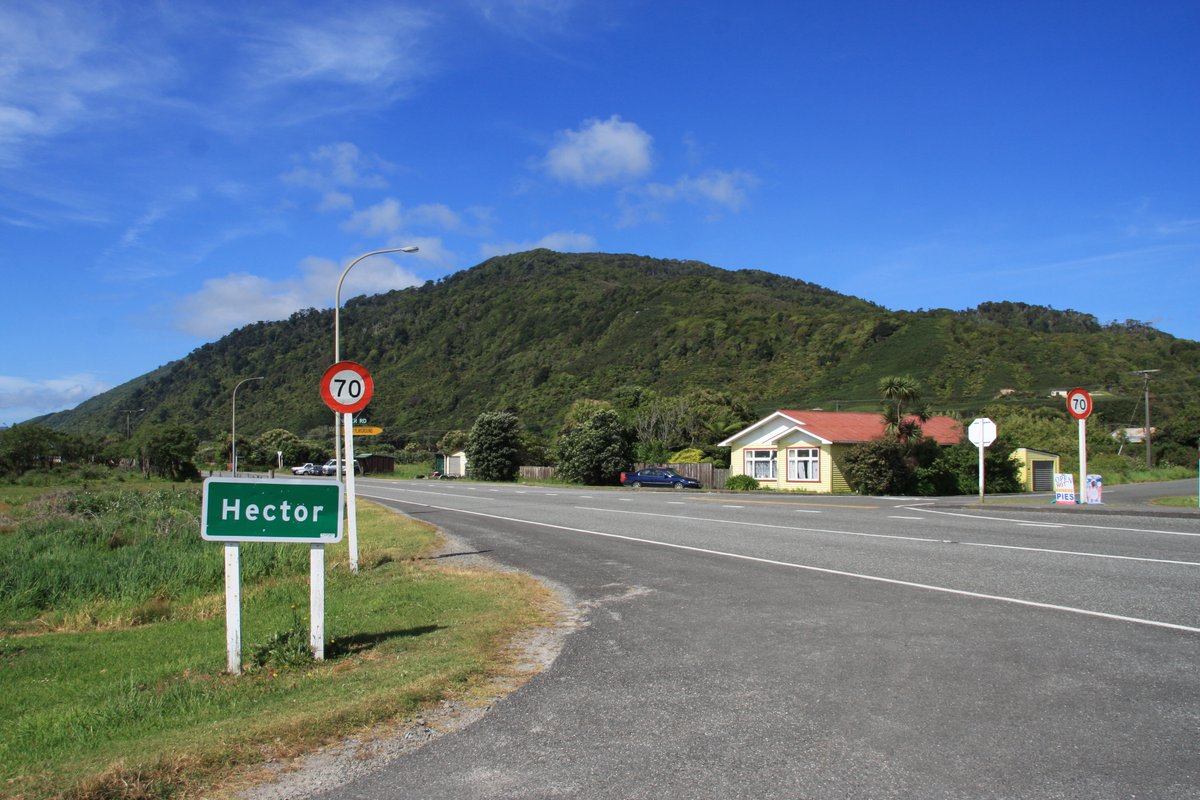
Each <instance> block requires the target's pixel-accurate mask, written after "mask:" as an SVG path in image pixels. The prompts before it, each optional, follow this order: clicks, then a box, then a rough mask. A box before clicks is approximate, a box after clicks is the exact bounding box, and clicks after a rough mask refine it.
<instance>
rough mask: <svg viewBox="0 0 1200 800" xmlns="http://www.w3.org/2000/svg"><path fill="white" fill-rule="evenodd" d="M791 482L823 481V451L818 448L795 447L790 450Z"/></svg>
mask: <svg viewBox="0 0 1200 800" xmlns="http://www.w3.org/2000/svg"><path fill="white" fill-rule="evenodd" d="M787 479H788V480H789V481H819V480H821V451H820V450H819V449H817V448H816V447H793V448H791V449H790V450H788V476H787Z"/></svg>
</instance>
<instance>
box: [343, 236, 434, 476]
mask: <svg viewBox="0 0 1200 800" xmlns="http://www.w3.org/2000/svg"><path fill="white" fill-rule="evenodd" d="M419 249H420V247H418V246H416V245H407V246H404V247H389V248H388V249H373V251H371V252H370V253H364V254H362V255H359V257H358V258H356V259H354V260H353V261H350V263H349V264H347V265H346V269H344V270H342V276H341V277H340V278H337V290H336V291H335V293H334V363H337V362H338V361H341V360H342V337H341V309H342V283H343V282H344V281H346V276H347V275H348V273H349V271H350V270H353V269H354V266H355V265H356V264H358V263H359V261H361V260H364V259H367V258H371V257H372V255H383V254H384V253H415V252H418V251H419ZM340 417H341V415H340V414H338V413H337V411H334V450H335V457H336V458H337V480H342V440H341V439H338V438H337V429H338V422H341V419H340ZM350 469H353V467H352V468H350Z"/></svg>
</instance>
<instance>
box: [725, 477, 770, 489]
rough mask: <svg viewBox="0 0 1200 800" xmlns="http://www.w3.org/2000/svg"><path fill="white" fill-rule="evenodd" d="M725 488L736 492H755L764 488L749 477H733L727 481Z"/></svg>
mask: <svg viewBox="0 0 1200 800" xmlns="http://www.w3.org/2000/svg"><path fill="white" fill-rule="evenodd" d="M725 488H726V489H729V490H731V491H735V492H753V491H754V490H756V489H761V488H762V486H761V485H760V484H759V482H758V481H756V480H754V478H751V477H750V476H749V475H733V476H731V477H730V478H729V480H727V481H725Z"/></svg>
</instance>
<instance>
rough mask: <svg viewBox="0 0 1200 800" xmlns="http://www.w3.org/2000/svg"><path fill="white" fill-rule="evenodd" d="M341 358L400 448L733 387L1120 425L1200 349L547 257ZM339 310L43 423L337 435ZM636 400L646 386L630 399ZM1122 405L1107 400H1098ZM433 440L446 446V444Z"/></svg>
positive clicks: (410, 300) (663, 265) (628, 261)
mask: <svg viewBox="0 0 1200 800" xmlns="http://www.w3.org/2000/svg"><path fill="white" fill-rule="evenodd" d="M341 317H342V357H343V358H345V359H350V360H355V361H358V362H360V363H362V364H363V365H365V366H366V367H367V368H368V369H369V370H370V371H371V373H372V375H373V376H374V378H375V400H373V401H372V403H371V405H370V407H369V408H368V409H367V410H366V411H365V412H364V414H363V416H366V417H368V418H369V419H370V422H371V423H372V424H377V425H379V426H381V427H383V428H384V429H385V431H386V433H385V438H386V439H389V440H391V441H392V442H394V443H397V444H401V443H403V442H404V441H405V440H407V439H408V438H410V437H415V436H421V435H425V436H427V435H428V434H429V433H430V432H438V431H445V430H447V429H454V428H469V427H470V425H471V423H472V421H473V420H474V418H475V417H476V416H477V415H478V414H479V413H480V412H482V411H486V410H492V409H510V410H513V411H515V412H516V413H517V414H518V415H519V416H520V418H521V420H522V422H523V424H524V425H525V427H526V428H527V429H529V430H531V431H533V432H534V433H540V434H542V435H544V436H546V437H547V438H548V437H550V436H552V434H553V432H554V431H556V430H557V427H558V425H559V424H560V422H561V419H562V416H563V414H564V413H565V412H566V410H567V409H568V407H569V406H570V404H571V403H572V402H574V401H575V400H578V399H581V398H590V399H600V400H605V399H612V398H613V397H614V396H615V395H617V394H619V393H626V394H627V393H629V392H631V391H633V392H636V391H640V390H652V391H654V392H657V393H659V394H660V395H663V394H666V395H669V394H682V393H684V392H688V391H691V390H697V389H706V390H710V391H722V392H728V393H730V394H732V395H733V396H734V397H736V398H739V399H741V400H743V401H744V402H745V403H747V404H748V405H749V406H750V407H751V408H752V409H754V410H755V411H765V410H769V409H774V408H779V407H788V408H817V407H820V408H830V409H832V408H843V409H845V408H874V407H876V405H877V403H876V400H877V386H878V382H879V380H880V378H882V377H884V376H886V375H901V374H903V375H911V376H912V377H914V378H916V379H917V380H918V381H919V382H920V384H921V386H922V388H923V396H924V399H925V400H926V401H927V402H929V403H931V404H932V405H933V406H934V407H935V408H936V409H938V410H951V411H954V410H957V411H962V412H964V413H970V412H971V410H972V409H978V408H981V407H982V406H983V405H984V404H986V403H989V402H992V401H993V400H994V399H995V398H996V397H997V396H998V395H999V394H1000V392H1001V390H1010V391H1006V392H1005V395H1006V396H1007V397H1008V398H1009V399H1008V402H1014V403H1041V402H1058V401H1049V400H1047V399H1046V398H1047V396H1048V395H1049V393H1050V391H1051V390H1053V389H1063V388H1070V387H1072V386H1082V387H1086V388H1088V389H1090V390H1092V391H1093V392H1095V393H1098V394H1100V395H1101V398H1102V399H1101V400H1100V402H1098V407H1099V408H1100V409H1101V411H1104V410H1105V408H1106V406H1107V409H1108V410H1109V422H1110V423H1112V424H1115V423H1117V422H1121V423H1123V424H1130V422H1132V423H1133V424H1140V420H1138V419H1133V420H1130V419H1127V417H1132V416H1133V413H1134V412H1135V410H1136V409H1135V407H1134V404H1135V403H1136V402H1137V399H1138V398H1139V397H1140V393H1141V390H1142V379H1141V378H1140V377H1139V376H1137V375H1134V374H1132V373H1133V371H1134V370H1138V369H1155V368H1161V369H1162V372H1161V373H1159V374H1158V375H1157V376H1156V379H1155V384H1154V390H1155V393H1156V396H1158V397H1160V398H1161V400H1160V401H1159V402H1160V403H1161V406H1156V409H1158V408H1161V413H1163V414H1169V413H1170V412H1171V411H1172V410H1173V409H1177V408H1182V407H1183V406H1185V405H1186V404H1188V403H1190V402H1192V401H1191V395H1192V394H1193V393H1194V392H1195V390H1196V388H1197V386H1198V383H1197V378H1198V377H1200V343H1196V342H1193V341H1188V340H1181V339H1176V338H1175V337H1172V336H1170V335H1168V334H1165V333H1162V332H1160V331H1157V330H1155V329H1153V328H1151V327H1149V326H1146V325H1143V324H1140V323H1136V322H1129V323H1123V324H1109V325H1101V324H1100V323H1099V322H1098V321H1097V320H1096V319H1094V318H1093V317H1091V316H1088V315H1086V314H1080V313H1077V312H1073V311H1059V310H1054V309H1049V308H1044V307H1037V306H1029V305H1025V304H1020V303H1005V302H998V303H987V304H984V305H981V306H980V307H979V308H976V309H971V310H967V311H949V310H932V311H921V312H902V311H890V310H888V309H886V308H883V307H881V306H878V305H875V304H873V303H869V302H866V301H863V300H860V299H857V298H853V297H849V296H846V295H841V294H838V293H836V292H832V291H830V290H827V289H824V288H822V287H819V286H816V285H814V284H811V283H807V282H805V281H801V280H795V279H792V278H785V277H781V276H778V275H773V274H769V273H765V272H759V271H752V270H739V271H728V270H723V269H718V268H715V267H711V266H708V265H705V264H701V263H697V262H682V261H672V260H663V259H654V258H646V257H640V256H632V255H609V254H562V253H555V252H551V251H547V250H535V251H531V252H526V253H517V254H513V255H508V256H502V257H497V258H493V259H490V260H488V261H486V262H484V263H482V264H480V265H478V266H476V267H474V268H472V269H468V270H464V271H462V272H459V273H456V274H454V275H452V276H450V277H448V278H446V279H444V280H441V281H437V282H428V283H426V284H425V285H424V286H421V287H416V288H412V289H406V290H403V291H396V292H390V293H387V294H383V295H376V296H372V297H365V298H358V299H355V300H352V301H350V302H348V303H347V304H346V306H345V308H344V309H343V311H342V315H341ZM332 338H333V337H332V312H331V311H317V310H313V309H310V310H308V311H303V312H298V313H296V314H294V315H292V317H291V318H290V319H288V320H284V321H279V322H260V323H256V324H253V325H248V326H246V327H244V328H241V329H239V330H236V331H234V332H232V333H230V334H229V335H227V336H225V337H223V338H222V339H220V340H219V341H217V342H214V343H212V344H209V345H205V346H204V347H201V348H199V349H197V350H196V351H194V352H192V353H191V354H189V355H187V356H186V357H184V358H181V359H180V360H178V361H176V362H173V363H171V364H167V365H165V366H163V367H161V368H159V369H157V370H155V371H154V372H152V373H149V374H147V375H145V376H142V377H140V378H137V379H136V380H133V381H130V382H129V383H127V384H125V385H123V386H120V387H117V388H116V389H113V390H112V391H110V392H107V393H105V394H103V395H100V396H98V397H95V398H93V399H91V400H89V401H87V402H86V403H84V404H82V405H81V406H79V407H78V408H76V409H74V410H72V411H65V412H61V413H58V414H53V415H49V416H48V417H45V418H43V419H42V420H41V421H42V422H44V423H46V424H48V425H50V426H53V427H56V428H60V429H63V430H69V431H75V432H90V433H100V432H112V431H115V430H123V427H124V424H125V420H126V415H125V414H124V411H125V410H128V409H141V408H144V409H146V410H145V412H144V413H140V414H137V415H136V416H135V417H134V418H133V424H134V426H141V425H148V424H158V423H164V422H168V421H170V422H177V423H183V424H187V425H191V426H194V427H195V429H196V430H197V432H198V434H199V435H200V437H201V438H212V437H216V436H219V435H220V434H221V432H222V431H227V430H228V426H229V418H230V399H231V398H230V394H231V390H232V388H233V386H234V385H235V384H236V383H237V381H238V380H240V379H242V378H245V377H250V376H257V375H261V376H264V378H265V380H263V381H261V382H255V383H253V384H248V385H246V386H244V387H243V388H242V390H241V391H240V392H239V395H238V428H239V432H241V431H243V430H244V431H246V433H247V434H253V433H258V432H261V431H263V430H267V429H271V428H286V429H288V430H291V431H294V432H296V433H298V434H302V435H303V434H304V433H305V432H307V431H311V430H314V429H317V428H320V427H321V426H326V425H329V424H330V422H331V416H332V415H331V414H330V412H329V411H328V410H327V409H326V407H325V406H324V404H323V403H322V402H321V399H320V397H319V394H318V383H319V380H320V377H321V375H322V373H323V372H324V370H325V369H326V367H328V366H329V364H330V363H331V361H332V360H333V353H332V350H333V345H332ZM634 387H640V388H634ZM1106 392H1108V393H1111V395H1112V396H1111V397H1110V396H1108V395H1107V394H1103V393H1106ZM434 438H435V439H436V437H434Z"/></svg>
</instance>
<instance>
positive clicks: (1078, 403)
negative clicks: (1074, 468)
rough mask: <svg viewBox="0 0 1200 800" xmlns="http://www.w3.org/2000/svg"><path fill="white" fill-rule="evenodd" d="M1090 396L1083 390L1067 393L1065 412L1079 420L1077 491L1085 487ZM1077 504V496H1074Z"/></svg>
mask: <svg viewBox="0 0 1200 800" xmlns="http://www.w3.org/2000/svg"><path fill="white" fill-rule="evenodd" d="M1092 406H1093V403H1092V396H1091V395H1090V394H1088V393H1087V392H1086V391H1084V390H1083V389H1072V390H1071V391H1069V392H1067V411H1068V413H1070V415H1071V416H1072V417H1074V418H1075V419H1077V420H1079V490H1080V491H1081V492H1082V491H1083V487H1085V486H1087V418H1088V417H1089V416H1091V414H1092ZM1075 502H1079V495H1076V496H1075Z"/></svg>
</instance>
